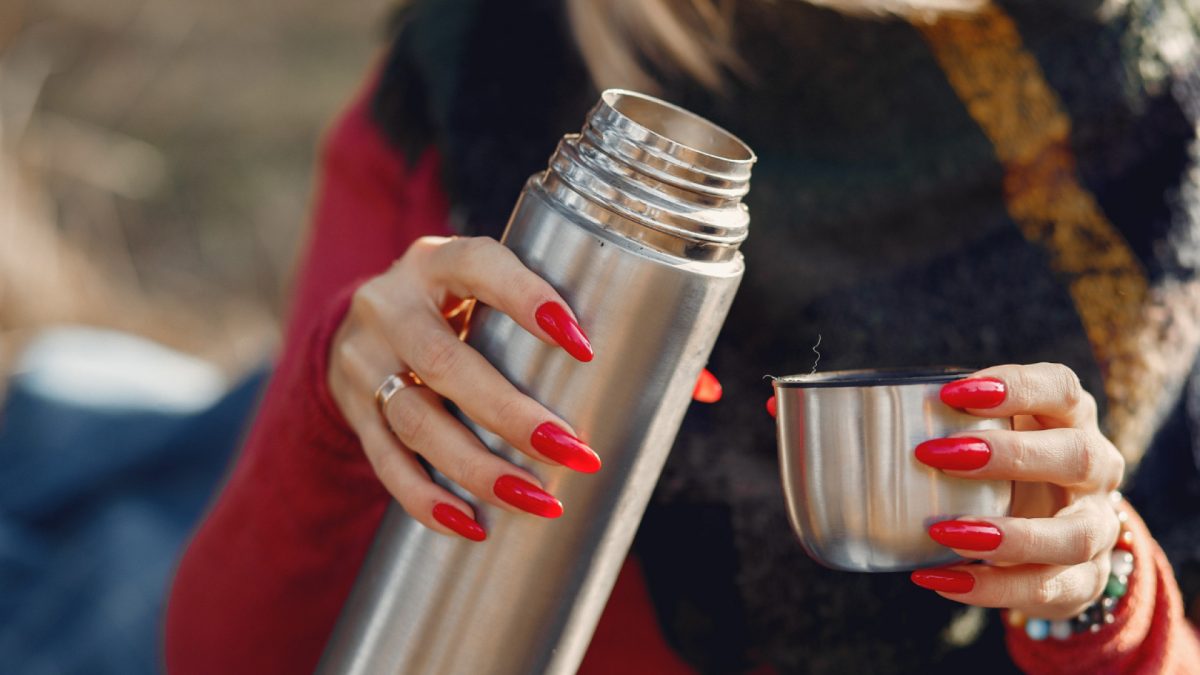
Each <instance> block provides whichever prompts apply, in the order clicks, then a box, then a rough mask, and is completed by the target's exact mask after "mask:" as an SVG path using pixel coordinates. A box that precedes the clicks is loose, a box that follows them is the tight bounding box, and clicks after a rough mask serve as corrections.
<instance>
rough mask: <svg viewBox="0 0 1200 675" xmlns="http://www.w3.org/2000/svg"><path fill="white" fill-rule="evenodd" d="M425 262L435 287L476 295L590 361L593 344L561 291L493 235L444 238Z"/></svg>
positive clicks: (474, 296)
mask: <svg viewBox="0 0 1200 675" xmlns="http://www.w3.org/2000/svg"><path fill="white" fill-rule="evenodd" d="M424 264H425V265H426V269H427V272H428V274H429V279H430V280H431V281H432V282H433V284H434V285H435V286H441V287H443V288H445V289H446V290H448V291H449V292H450V293H452V294H454V295H455V296H457V297H460V298H465V297H472V298H477V299H478V300H479V301H480V302H482V303H483V304H485V305H488V306H490V307H494V308H496V309H498V310H499V311H501V312H503V313H504V314H507V315H508V316H509V317H510V318H512V320H513V321H516V322H517V324H519V325H520V326H521V327H522V328H524V329H525V330H527V331H529V332H530V333H532V334H533V335H534V336H536V337H537V338H538V339H540V340H542V341H544V342H546V343H548V344H557V345H558V346H560V347H562V348H563V349H565V350H566V351H567V353H568V354H570V355H571V356H573V357H575V358H576V359H577V360H579V361H585V362H586V361H591V360H592V357H593V352H592V346H591V343H590V342H589V341H588V337H587V335H586V334H585V333H584V332H583V329H582V328H581V327H580V326H579V322H578V321H577V320H576V318H575V315H574V314H573V313H572V312H571V310H570V308H569V307H568V306H567V303H566V302H565V301H564V300H563V298H562V296H560V295H559V294H558V292H557V291H555V290H554V287H553V286H551V285H550V284H549V283H548V282H546V280H545V279H542V278H541V277H540V276H538V275H537V274H535V273H534V272H533V271H532V270H530V269H529V268H528V267H526V266H525V263H523V262H521V260H520V258H518V257H517V255H516V254H515V253H513V252H512V250H511V249H509V248H508V247H506V246H504V245H503V244H501V243H500V242H498V241H496V240H495V239H491V238H489V237H458V238H455V239H453V240H450V241H446V242H444V243H440V244H439V245H438V246H436V247H435V248H434V249H433V250H432V252H431V253H430V255H429V256H428V257H427V259H426V260H425V261H424Z"/></svg>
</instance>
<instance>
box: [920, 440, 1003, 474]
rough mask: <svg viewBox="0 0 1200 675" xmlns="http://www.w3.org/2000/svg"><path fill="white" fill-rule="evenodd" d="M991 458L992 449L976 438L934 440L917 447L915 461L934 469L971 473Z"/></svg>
mask: <svg viewBox="0 0 1200 675" xmlns="http://www.w3.org/2000/svg"><path fill="white" fill-rule="evenodd" d="M991 458H992V449H991V448H990V447H989V446H988V444H987V443H985V442H983V441H982V440H980V439H978V438H935V439H933V440H932V441H925V442H924V443H921V444H920V445H918V446H917V460H919V461H920V462H922V463H924V464H928V465H929V466H932V467H933V468H935V469H950V470H951V471H971V470H973V469H978V468H980V467H982V466H984V465H986V464H987V463H988V460H989V459H991Z"/></svg>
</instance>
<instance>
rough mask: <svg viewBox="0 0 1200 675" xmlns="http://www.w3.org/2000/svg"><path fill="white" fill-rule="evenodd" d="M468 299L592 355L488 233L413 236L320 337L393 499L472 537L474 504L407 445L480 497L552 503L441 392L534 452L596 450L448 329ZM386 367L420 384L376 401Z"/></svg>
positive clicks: (336, 388) (505, 502) (336, 390)
mask: <svg viewBox="0 0 1200 675" xmlns="http://www.w3.org/2000/svg"><path fill="white" fill-rule="evenodd" d="M472 299H477V300H478V301H479V302H482V303H484V304H486V305H488V306H490V307H493V308H495V309H496V310H498V311H501V312H504V313H505V314H507V315H508V316H509V317H511V318H512V319H513V320H514V321H516V322H517V324H519V325H520V326H521V327H522V328H524V329H525V330H527V331H529V332H530V333H532V334H533V335H534V336H536V337H537V338H538V339H540V340H542V341H543V342H546V343H548V344H553V345H558V346H560V347H562V348H563V349H565V350H566V351H567V352H568V353H569V354H570V355H571V356H573V357H575V358H576V359H578V360H580V361H590V360H591V359H592V349H591V346H590V344H589V343H588V338H587V336H586V335H585V334H584V332H583V330H582V329H581V328H580V327H579V324H578V322H577V321H576V319H575V317H574V315H573V314H572V313H571V310H570V309H568V308H567V305H566V303H564V302H563V299H562V298H561V297H560V296H559V295H558V293H556V292H555V291H554V289H553V288H552V287H551V286H550V284H548V283H546V281H545V280H543V279H542V278H541V277H539V276H537V275H536V274H534V273H533V272H531V271H530V270H529V269H528V268H527V267H525V265H524V264H522V263H521V261H520V260H518V259H517V257H516V255H514V254H513V253H512V251H510V250H509V249H507V248H505V247H504V246H502V245H501V244H499V243H498V242H497V241H495V240H494V239H491V238H487V237H471V238H460V237H451V238H445V237H423V238H421V239H418V240H417V241H416V242H414V243H413V244H412V246H410V247H409V248H408V250H407V251H406V252H405V254H404V255H403V256H402V257H401V258H400V259H399V260H397V261H396V262H395V263H394V264H393V265H392V267H391V268H390V269H389V270H388V271H387V272H384V273H383V274H381V275H379V276H377V277H374V278H373V279H370V280H369V281H367V282H366V283H364V284H363V285H362V286H361V287H360V288H359V289H358V290H357V291H356V292H355V293H354V298H353V301H352V302H351V305H350V310H349V312H348V313H347V315H346V317H345V319H343V321H342V324H341V326H340V327H339V328H338V330H337V333H336V335H335V336H334V340H333V345H332V347H331V348H330V356H329V358H330V363H329V386H330V390H331V392H332V394H333V398H334V400H335V401H336V402H337V405H338V407H339V408H340V410H341V412H342V414H343V416H344V417H345V418H346V421H347V422H348V423H349V424H350V426H351V427H352V428H353V429H354V431H355V433H356V434H357V435H358V438H359V440H360V441H361V442H362V447H363V450H364V451H365V452H366V455H367V459H368V460H369V461H370V463H371V466H372V467H373V468H374V470H375V474H376V475H377V476H378V477H379V480H380V481H382V482H383V485H384V486H385V487H386V488H387V490H388V492H390V493H391V494H392V496H393V497H395V498H396V500H397V501H399V502H400V504H401V506H403V507H404V510H405V511H407V512H408V514H409V515H411V516H412V517H413V518H415V519H416V520H417V521H419V522H421V523H422V524H424V525H426V526H427V527H430V528H432V529H434V530H437V531H439V532H442V533H447V534H449V533H454V534H458V535H461V536H463V537H466V538H468V539H471V540H475V541H481V540H483V539H484V538H485V537H486V533H485V532H484V530H483V528H482V527H481V526H480V525H479V523H478V522H476V520H475V513H474V509H472V508H471V505H470V504H468V503H467V502H465V501H464V500H462V499H460V498H458V497H457V496H455V495H454V494H453V493H452V492H450V491H449V490H446V489H445V488H443V487H442V486H440V485H438V484H436V483H434V482H433V481H432V480H431V479H430V477H429V474H428V472H426V471H425V469H424V467H422V465H421V463H420V462H419V461H418V460H417V457H416V456H417V455H420V456H421V457H424V458H425V460H426V461H427V462H429V464H430V465H432V466H433V467H434V468H435V469H437V470H438V471H439V472H441V473H442V474H443V475H445V476H446V477H447V478H449V479H450V480H452V481H454V482H455V483H457V484H458V485H460V486H462V487H463V488H465V489H466V490H467V491H468V492H470V493H471V494H472V495H474V496H475V497H476V498H478V499H479V500H481V501H483V502H487V503H489V504H494V505H495V506H498V507H500V508H503V509H507V510H509V511H514V512H522V513H532V514H534V515H537V516H542V517H545V518H557V517H558V516H560V515H561V514H562V503H561V502H559V501H558V500H557V499H556V498H555V497H554V496H553V495H551V494H549V493H548V492H546V491H545V490H543V489H542V485H541V482H540V481H539V480H538V479H537V477H536V476H534V475H533V474H532V473H530V472H528V471H526V470H524V469H522V468H521V467H519V466H516V465H514V464H511V463H510V462H508V461H505V460H504V459H502V458H501V457H499V456H497V455H495V454H493V453H492V452H491V451H489V450H488V449H487V448H486V447H484V445H483V444H482V443H480V441H479V439H477V438H476V437H475V435H474V434H473V433H471V431H470V430H468V429H467V428H466V427H465V426H463V424H462V423H461V422H459V421H458V420H457V419H456V418H455V417H454V416H453V415H451V414H450V412H449V411H448V410H447V409H446V407H445V405H444V401H443V398H445V399H449V400H450V401H452V402H454V404H455V405H456V406H458V408H459V409H460V410H461V411H462V412H464V413H465V414H466V415H467V416H468V417H470V418H471V419H472V420H474V421H475V422H477V423H478V424H479V425H480V426H482V427H484V428H486V429H488V430H489V431H491V432H493V433H495V434H496V435H497V436H499V437H500V438H502V439H504V440H505V441H506V442H507V443H508V444H509V445H511V446H512V447H514V448H516V449H518V450H520V451H521V452H524V453H525V454H527V455H529V456H530V457H532V458H534V459H536V460H539V461H542V462H546V463H548V464H562V465H565V466H567V467H569V468H571V469H574V470H576V471H581V472H584V473H593V472H595V471H598V470H599V469H600V458H599V457H598V456H597V455H596V453H595V452H593V451H592V450H591V448H589V447H588V446H587V445H585V444H584V443H583V442H582V441H580V440H579V439H578V438H576V436H575V433H574V431H573V430H572V429H571V427H570V426H569V425H568V424H567V423H566V422H564V421H563V420H561V419H559V418H558V417H557V416H556V415H554V413H552V412H550V411H549V410H547V409H546V408H545V407H543V406H542V405H541V404H539V403H538V402H537V401H535V400H533V399H532V398H529V397H528V396H526V395H525V394H523V393H521V392H520V391H518V390H517V388H516V387H514V386H513V385H512V383H511V382H509V381H508V380H507V379H505V377H504V376H503V375H501V374H500V373H499V372H498V371H497V370H496V369H495V368H494V367H493V366H492V365H491V364H490V363H488V362H487V360H486V359H484V357H483V356H482V355H481V354H480V353H479V352H477V351H475V350H474V349H472V348H471V347H470V346H468V345H467V344H466V343H464V342H462V341H461V340H460V339H459V334H458V330H457V329H456V327H455V326H454V325H452V323H453V319H454V318H455V316H456V310H460V309H461V308H462V307H464V306H465V302H468V301H470V300H472ZM397 373H401V374H408V373H412V374H413V375H415V376H416V377H417V378H419V381H420V385H421V386H413V385H415V382H414V381H413V380H412V378H411V377H404V376H402V379H404V380H405V381H406V382H408V383H409V385H410V386H407V387H404V388H403V389H401V390H399V391H397V392H396V393H395V394H394V395H393V396H392V397H391V398H390V399H389V400H388V401H387V405H386V406H384V409H383V410H382V411H381V410H380V409H379V407H378V405H377V403H376V400H375V392H376V390H377V389H378V388H379V386H380V385H381V384H382V383H383V382H384V380H385V379H387V377H388V376H389V375H392V374H397ZM381 412H382V414H381Z"/></svg>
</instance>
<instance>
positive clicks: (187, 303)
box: [0, 0, 389, 673]
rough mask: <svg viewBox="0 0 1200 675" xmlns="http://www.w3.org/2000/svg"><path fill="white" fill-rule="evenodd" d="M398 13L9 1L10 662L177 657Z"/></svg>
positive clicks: (3, 165) (373, 5)
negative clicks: (379, 52) (193, 581)
mask: <svg viewBox="0 0 1200 675" xmlns="http://www.w3.org/2000/svg"><path fill="white" fill-rule="evenodd" d="M388 4H389V2H388V0H343V1H342V2H336V3H330V2H323V1H319V0H290V1H289V2H286V3H281V2H269V1H266V0H206V1H205V2H194V1H188V0H101V1H97V0H0V373H2V374H3V375H4V377H0V401H3V414H2V416H0V664H3V665H0V670H3V671H5V672H19V673H58V672H64V673H66V672H70V673H80V672H88V673H101V672H112V673H139V672H155V671H157V669H158V668H157V663H158V653H157V650H158V646H157V641H158V637H159V630H160V629H159V628H158V617H159V614H160V612H161V603H162V597H163V592H164V589H165V586H166V583H167V580H168V579H169V577H170V574H171V565H172V564H173V562H172V561H173V560H174V559H175V557H176V555H177V552H178V550H179V548H180V547H181V546H182V545H183V543H184V542H183V537H184V535H183V533H184V532H187V531H188V529H189V528H190V527H191V524H192V523H194V522H195V520H196V519H197V518H198V517H199V515H200V514H201V513H202V512H203V509H204V507H205V505H206V503H207V500H208V496H209V494H211V490H212V486H213V485H214V484H215V483H216V482H217V481H219V480H220V478H221V475H220V474H221V472H223V471H224V468H223V467H224V466H225V464H226V461H227V459H228V457H226V456H221V457H213V456H211V452H212V448H214V447H228V448H231V450H230V451H231V452H232V448H234V447H236V444H237V438H236V434H237V431H236V429H238V428H240V426H241V425H240V422H239V421H240V419H241V417H240V416H243V415H245V414H247V412H246V411H248V410H249V409H251V408H252V405H253V401H254V399H255V398H256V397H257V394H258V391H259V388H260V386H261V384H262V382H263V378H264V373H265V369H266V367H267V366H268V359H269V358H270V356H271V354H272V352H273V349H274V347H275V346H276V344H277V342H278V335H279V322H280V318H281V316H282V314H283V312H284V311H285V307H284V306H283V302H284V298H285V296H286V288H287V284H288V281H289V278H290V274H291V265H292V261H293V258H294V255H295V252H296V250H297V247H298V244H299V243H300V242H299V239H300V237H301V236H302V233H303V230H304V227H305V225H306V218H307V216H308V207H309V202H310V199H311V197H312V195H311V186H312V182H313V175H312V172H313V167H314V159H315V155H316V152H317V147H318V143H319V140H320V134H321V132H322V130H323V128H324V127H325V126H326V125H327V124H328V123H329V122H330V120H331V119H332V118H333V116H334V115H335V114H336V113H337V111H338V109H339V107H340V106H342V105H345V104H346V102H347V101H348V99H349V97H350V95H351V94H352V92H353V91H354V90H355V88H356V87H357V86H358V83H359V81H360V80H361V78H362V77H363V76H364V74H365V73H366V71H367V69H368V67H369V64H370V62H371V59H372V55H373V53H374V52H375V50H376V49H378V47H379V45H380V44H381V42H382V38H383V34H384V26H385V23H386V16H387V6H388ZM64 413H65V414H64ZM118 414H119V415H121V416H122V417H121V420H123V421H125V422H127V423H126V424H121V425H113V424H111V423H108V424H106V423H105V421H106V420H108V419H112V416H114V415H118ZM63 420H69V422H64V421H63ZM184 425H186V426H184ZM230 429H233V431H230ZM164 438H187V439H192V440H191V442H190V443H178V444H176V446H175V447H172V448H171V449H170V451H169V452H168V453H164V452H163V450H162V448H161V444H162V440H161V439H164ZM64 448H65V449H66V450H65V451H64V450H63V449H64ZM156 448H157V449H156ZM51 450H53V452H51ZM205 452H207V453H209V454H208V455H207V456H206V455H204V453H205ZM147 475H150V476H152V477H153V480H151V481H147V480H145V477H146V476H147ZM139 477H140V478H139ZM131 485H136V486H138V487H136V488H134V487H131ZM146 485H151V486H153V487H150V488H147V487H145V486H146ZM98 626H99V627H102V628H101V629H97V627H98Z"/></svg>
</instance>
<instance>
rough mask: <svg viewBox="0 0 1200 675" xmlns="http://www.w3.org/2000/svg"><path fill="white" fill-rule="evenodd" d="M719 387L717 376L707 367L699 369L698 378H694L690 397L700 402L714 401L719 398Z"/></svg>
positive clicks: (720, 392)
mask: <svg viewBox="0 0 1200 675" xmlns="http://www.w3.org/2000/svg"><path fill="white" fill-rule="evenodd" d="M723 393H724V389H722V388H721V383H720V381H718V380H717V376H716V375H713V374H712V373H710V372H708V368H705V369H704V370H701V371H700V379H698V380H696V388H695V389H693V390H692V399H694V400H696V401H699V402H701V403H716V402H717V401H720V400H721V394H723Z"/></svg>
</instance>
